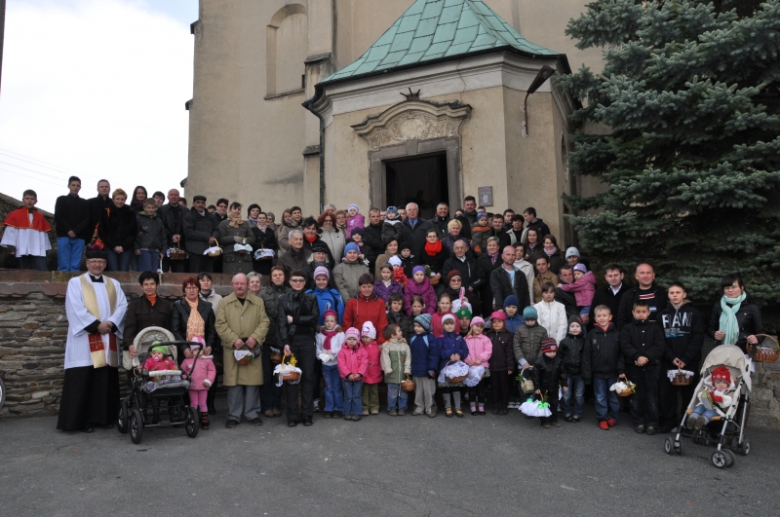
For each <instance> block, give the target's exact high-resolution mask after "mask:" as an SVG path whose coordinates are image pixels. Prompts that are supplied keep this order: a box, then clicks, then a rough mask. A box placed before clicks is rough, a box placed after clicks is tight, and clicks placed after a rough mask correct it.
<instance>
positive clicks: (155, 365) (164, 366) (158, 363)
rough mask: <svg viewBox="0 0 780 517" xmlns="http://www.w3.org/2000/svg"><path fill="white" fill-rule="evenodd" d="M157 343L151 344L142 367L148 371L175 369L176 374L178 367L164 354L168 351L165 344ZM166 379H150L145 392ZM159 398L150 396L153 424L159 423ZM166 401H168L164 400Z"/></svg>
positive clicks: (150, 390) (152, 389)
mask: <svg viewBox="0 0 780 517" xmlns="http://www.w3.org/2000/svg"><path fill="white" fill-rule="evenodd" d="M155 345H157V342H155V343H153V344H152V348H151V350H150V351H149V356H148V357H147V358H146V361H144V366H143V369H144V370H145V371H146V372H147V373H149V372H162V371H175V372H176V374H178V372H179V367H178V366H176V362H175V361H174V360H173V359H172V358H171V357H170V356H166V354H167V353H168V352H169V350H168V346H167V345H159V346H155ZM166 380H167V379H165V377H163V378H160V377H158V378H157V380H155V381H150V382H149V383H148V384H151V385H152V386H149V387H148V388H147V392H152V391H154V389H155V388H156V385H157V384H161V383H164V382H165V381H166ZM160 400H161V397H152V423H153V424H159V423H160ZM166 402H168V401H167V400H166Z"/></svg>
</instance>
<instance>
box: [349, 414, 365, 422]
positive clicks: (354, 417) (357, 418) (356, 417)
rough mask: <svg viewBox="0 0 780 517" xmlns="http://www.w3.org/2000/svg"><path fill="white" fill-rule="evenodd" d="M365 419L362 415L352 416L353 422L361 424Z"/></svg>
mask: <svg viewBox="0 0 780 517" xmlns="http://www.w3.org/2000/svg"><path fill="white" fill-rule="evenodd" d="M361 418H363V417H361V416H360V415H352V421H353V422H360V419H361Z"/></svg>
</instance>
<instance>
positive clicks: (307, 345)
mask: <svg viewBox="0 0 780 517" xmlns="http://www.w3.org/2000/svg"><path fill="white" fill-rule="evenodd" d="M290 286H291V287H292V288H293V291H292V292H290V293H287V294H283V295H281V296H280V297H279V304H278V305H277V310H278V313H279V319H278V322H279V339H280V342H281V343H282V345H284V354H285V355H290V354H291V353H292V354H294V355H295V358H296V359H297V360H298V368H300V369H301V382H300V384H287V426H288V427H295V426H296V425H298V422H303V425H304V426H307V427H308V426H310V425H312V416H313V415H314V404H313V402H314V400H313V397H314V381H315V379H316V375H315V371H314V368H315V365H316V364H317V348H316V344H315V339H314V336H315V333H316V329H317V320H318V319H319V317H320V307H319V304H318V302H317V297H316V296H314V295H313V294H306V293H305V292H304V288H305V286H306V276H305V275H304V274H303V272H302V271H298V270H296V271H293V272H292V273H291V274H290ZM299 391H300V394H301V401H300V409H299V404H298V392H299Z"/></svg>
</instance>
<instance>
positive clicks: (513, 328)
mask: <svg viewBox="0 0 780 517" xmlns="http://www.w3.org/2000/svg"><path fill="white" fill-rule="evenodd" d="M504 315H505V316H506V320H504V326H505V327H506V331H507V332H509V333H510V334H512V335H513V336H514V335H515V332H517V329H518V328H520V325H523V324H525V320H524V319H523V316H522V311H520V312H516V313H515V315H514V316H512V317H511V318H510V317H509V316H508V315H507V314H506V310H504Z"/></svg>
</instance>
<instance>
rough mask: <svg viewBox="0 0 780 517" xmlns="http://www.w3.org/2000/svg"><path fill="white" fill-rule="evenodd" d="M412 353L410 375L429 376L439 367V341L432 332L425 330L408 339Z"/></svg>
mask: <svg viewBox="0 0 780 517" xmlns="http://www.w3.org/2000/svg"><path fill="white" fill-rule="evenodd" d="M409 350H410V351H411V353H412V376H413V377H430V374H431V373H433V374H434V375H436V372H437V370H438V368H439V342H438V340H437V339H436V338H435V337H433V334H431V333H430V332H426V333H423V334H415V335H414V336H412V339H411V341H409Z"/></svg>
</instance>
